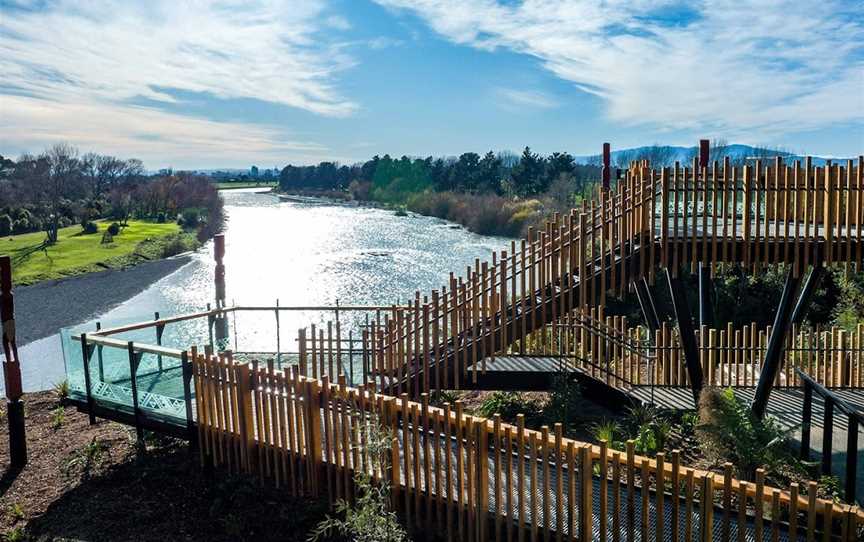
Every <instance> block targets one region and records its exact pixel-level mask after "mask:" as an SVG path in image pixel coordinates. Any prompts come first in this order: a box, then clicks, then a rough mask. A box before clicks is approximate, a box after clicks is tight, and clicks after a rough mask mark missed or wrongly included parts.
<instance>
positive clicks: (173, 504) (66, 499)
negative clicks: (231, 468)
mask: <svg viewBox="0 0 864 542" xmlns="http://www.w3.org/2000/svg"><path fill="white" fill-rule="evenodd" d="M75 476H81V477H82V479H81V482H80V483H78V485H76V486H74V487H72V488H70V489H69V490H68V491H66V492H65V493H63V494H62V495H61V496H60V497H59V498H57V499H56V500H55V501H54V502H52V503H51V504H50V506H49V507H48V508H47V510H46V511H45V513H44V514H41V515H40V516H38V517H35V518H33V519H31V520H30V521H29V522H28V524H27V529H26V533H27V535H29V539H30V540H46V541H47V540H55V539H58V538H63V539H73V540H87V541H102V540H105V541H109V540H110V541H119V540H160V541H161V540H208V541H211V540H212V541H221V540H226V541H227V540H253V539H254V540H289V541H290V540H305V539H306V537H307V534H308V532H309V531H310V530H311V529H312V528H313V527H314V525H315V524H317V522H318V521H320V520H321V519H322V518H323V517H324V514H325V512H326V502H325V503H322V502H321V501H318V500H315V499H295V498H291V497H289V496H287V494H286V492H285V490H276V489H271V488H264V487H258V486H256V484H255V483H254V482H249V481H247V480H241V479H239V478H236V477H230V476H228V477H226V475H225V474H224V473H219V474H218V475H207V474H205V473H204V472H203V471H202V469H201V467H200V465H199V464H198V457H197V455H193V454H190V452H189V449H188V447H187V446H186V444H183V443H178V442H176V441H166V442H161V443H158V444H156V445H155V446H153V447H152V448H151V449H150V450H148V452H146V453H145V454H139V455H138V456H134V455H133V456H131V457H129V458H128V459H127V460H126V461H123V462H121V463H118V464H114V465H111V466H110V467H108V468H106V469H105V470H104V471H100V472H97V473H96V474H93V475H91V476H86V474H84V473H82V472H81V470H80V469H79V470H78V472H77V473H76V474H75Z"/></svg>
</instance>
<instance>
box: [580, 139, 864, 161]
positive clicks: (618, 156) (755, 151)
mask: <svg viewBox="0 0 864 542" xmlns="http://www.w3.org/2000/svg"><path fill="white" fill-rule="evenodd" d="M698 151H699V148H698V147H696V146H693V147H681V146H675V145H659V146H658V145H646V146H643V147H634V148H630V149H621V150H616V151H612V163H613V164H621V163H626V162H627V161H629V160H632V159H639V158H648V159H652V158H653V160H652V161H655V162H656V161H663V162H665V163H666V164H669V165H671V164H673V163H675V161H678V162H681V164H682V165H684V164H689V163H691V162H692V161H693V157H694V156H696V155H697V154H698ZM712 152H713V155H712V156H711V159H712V160H715V159H716V160H722V159H723V158H724V157H726V156H729V157H730V158H731V159H732V160H733V161H740V160H743V159H746V158H754V157H766V156H770V157H773V156H776V155H778V154H779V155H780V156H783V157H784V158H785V160H786V161H794V160H799V159H800V160H803V159H804V155H798V154H795V153H792V152H788V151H783V150H775V149H766V148H764V147H755V146H752V145H742V144H739V143H734V144H729V145H726V146H724V147H723V148H722V149H712ZM574 158H575V159H576V162H577V163H588V162H591V161H592V160H593V161H596V160H597V155H593V156H592V155H582V156H575V157H574ZM847 159H848V157H841V158H838V157H828V156H819V157H816V156H814V157H813V164H814V165H816V166H823V165H825V163H826V162H827V161H828V160H831V161H832V162H838V161H839V162H841V163H843V162H845V161H846V160H847ZM855 159H857V157H855Z"/></svg>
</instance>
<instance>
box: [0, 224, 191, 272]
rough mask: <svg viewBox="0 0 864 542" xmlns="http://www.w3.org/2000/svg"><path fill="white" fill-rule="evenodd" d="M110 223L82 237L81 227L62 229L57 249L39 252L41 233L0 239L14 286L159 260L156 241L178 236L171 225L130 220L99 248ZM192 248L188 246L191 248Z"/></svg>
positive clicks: (42, 234)
mask: <svg viewBox="0 0 864 542" xmlns="http://www.w3.org/2000/svg"><path fill="white" fill-rule="evenodd" d="M108 224H110V222H106V221H99V231H98V232H97V233H95V234H91V235H84V234H82V233H81V226H78V225H75V226H69V227H68V228H62V229H61V230H60V232H59V235H58V242H57V244H56V245H53V246H49V247H46V248H44V249H42V248H40V247H41V245H42V242H43V241H44V240H45V233H44V232H36V233H25V234H22V235H13V236H11V237H6V238H0V254H4V255H9V256H11V257H12V266H13V278H14V280H15V283H16V284H19V285H24V284H32V283H34V282H38V281H41V280H49V279H56V278H60V277H64V276H70V275H77V274H81V273H86V272H90V271H98V270H101V269H105V268H114V267H123V266H125V265H129V264H131V263H133V261H134V260H135V259H136V256H135V254H138V255H141V256H144V257H145V258H147V259H152V258H159V257H161V250H160V251H155V250H154V248H156V247H155V245H157V244H158V243H156V242H147V243H145V244H143V245H141V243H142V242H144V241H145V240H150V241H155V240H158V239H164V238H166V237H168V236H172V235H174V234H178V233H180V232H181V228H180V226H178V225H177V224H174V223H165V224H156V223H153V222H144V221H140V220H130V221H129V226H128V227H126V228H124V229H123V231H122V232H121V233H120V235H116V236H114V242H113V243H109V244H106V245H103V244H101V242H102V234H103V232H104V231H105V230H106V229H107V228H108ZM190 248H191V246H190Z"/></svg>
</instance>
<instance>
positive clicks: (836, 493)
mask: <svg viewBox="0 0 864 542" xmlns="http://www.w3.org/2000/svg"><path fill="white" fill-rule="evenodd" d="M842 494H843V493H842V490H841V486H840V479H839V478H837V477H836V476H833V475H823V476H821V477H820V478H819V486H818V495H817V497H819V498H820V499H825V500H829V501H834V502H838V503H839V502H841V500H842V499H841V495H842Z"/></svg>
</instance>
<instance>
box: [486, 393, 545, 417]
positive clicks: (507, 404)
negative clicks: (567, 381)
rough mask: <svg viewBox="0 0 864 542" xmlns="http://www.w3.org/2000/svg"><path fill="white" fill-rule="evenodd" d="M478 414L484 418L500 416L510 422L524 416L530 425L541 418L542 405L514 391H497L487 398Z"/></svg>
mask: <svg viewBox="0 0 864 542" xmlns="http://www.w3.org/2000/svg"><path fill="white" fill-rule="evenodd" d="M477 413H478V414H479V415H481V416H483V417H484V418H491V417H492V415H493V414H500V415H501V418H502V419H504V420H507V421H510V422H512V421H514V420H515V419H516V415H517V414H524V415H525V421H526V423H528V424H529V425H531V424H533V422H534V421H537V420H539V419H540V417H541V416H540V405H539V404H538V403H537V402H536V401H533V400H531V399H528V398H527V397H525V396H524V395H523V394H521V393H517V392H512V391H496V392H493V393H491V394H490V395H488V396H486V398H485V399H483V402H482V403H480V406H479V407H478V408H477ZM529 421H530V422H531V423H529Z"/></svg>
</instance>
